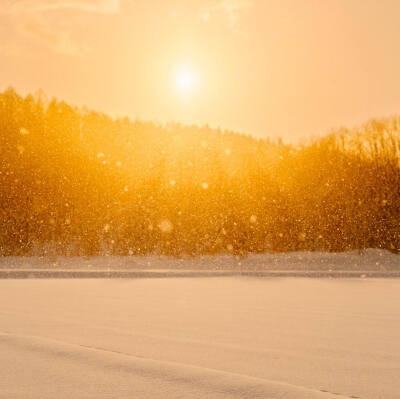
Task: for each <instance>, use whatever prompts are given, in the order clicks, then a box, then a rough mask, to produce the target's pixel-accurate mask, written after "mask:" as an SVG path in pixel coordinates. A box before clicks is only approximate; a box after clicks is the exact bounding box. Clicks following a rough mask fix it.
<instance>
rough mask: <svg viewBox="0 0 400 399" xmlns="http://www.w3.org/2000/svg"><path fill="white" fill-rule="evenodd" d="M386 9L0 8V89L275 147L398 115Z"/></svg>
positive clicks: (44, 4)
mask: <svg viewBox="0 0 400 399" xmlns="http://www.w3.org/2000/svg"><path fill="white" fill-rule="evenodd" d="M399 21H400V1H398V0H0V56H1V63H0V89H4V88H5V87H8V86H10V85H12V86H14V87H15V88H16V89H17V90H18V91H20V92H22V93H27V92H33V91H36V90H37V89H39V88H41V89H43V90H44V91H45V92H46V93H47V94H48V95H49V96H50V97H51V96H56V97H57V98H59V99H64V100H67V101H69V102H72V103H75V104H78V105H83V104H86V105H88V106H89V107H92V108H96V109H99V110H103V111H105V112H107V113H111V114H112V115H115V116H125V115H127V116H130V117H132V118H140V119H143V120H154V121H158V122H162V123H164V122H167V121H170V120H175V121H179V122H183V123H196V124H201V125H203V124H209V125H211V126H214V127H218V126H219V127H221V128H229V129H233V130H237V131H242V132H246V133H251V134H254V135H256V136H260V137H266V136H271V137H277V136H282V137H284V138H285V139H287V140H291V139H298V138H303V137H309V136H311V135H316V134H320V133H324V132H327V131H328V130H329V129H330V128H333V127H336V126H341V125H349V126H352V125H354V124H359V123H361V122H363V121H365V120H367V119H369V118H371V117H375V116H384V115H390V114H393V113H398V112H399V110H400V28H399Z"/></svg>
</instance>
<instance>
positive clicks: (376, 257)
mask: <svg viewBox="0 0 400 399" xmlns="http://www.w3.org/2000/svg"><path fill="white" fill-rule="evenodd" d="M0 269H62V270H65V269H84V270H101V269H111V270H124V269H125V270H126V269H145V270H146V269H147V270H167V269H170V270H182V269H183V270H297V271H301V270H306V271H312V270H317V271H324V270H326V271H329V270H332V271H335V270H365V271H368V270H375V271H385V270H392V271H400V255H397V254H394V253H391V252H389V251H386V250H379V249H367V250H365V251H363V252H361V253H359V252H357V251H351V252H342V253H329V252H288V253H264V254H250V255H248V256H245V257H239V256H234V255H229V254H225V255H214V256H211V255H210V256H199V257H182V258H174V257H167V256H115V255H113V256H95V257H73V256H72V257H62V256H48V257H33V256H27V257H20V256H8V257H0Z"/></svg>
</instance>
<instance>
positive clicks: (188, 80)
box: [174, 65, 197, 96]
mask: <svg viewBox="0 0 400 399" xmlns="http://www.w3.org/2000/svg"><path fill="white" fill-rule="evenodd" d="M174 85H175V88H176V90H177V91H178V92H179V93H180V94H181V95H184V96H188V95H191V94H193V93H194V91H195V90H196V86H197V77H196V74H195V72H194V70H193V68H190V67H189V66H187V65H183V66H181V67H180V68H179V69H178V70H177V71H176V72H175V77H174Z"/></svg>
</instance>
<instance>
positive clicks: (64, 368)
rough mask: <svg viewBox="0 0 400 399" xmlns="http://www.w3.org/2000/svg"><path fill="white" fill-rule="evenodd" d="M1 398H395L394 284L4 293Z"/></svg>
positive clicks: (58, 287)
mask: <svg viewBox="0 0 400 399" xmlns="http://www.w3.org/2000/svg"><path fill="white" fill-rule="evenodd" d="M0 359H1V367H0V398H1V399H13V398H24V399H30V398H35V399H36V398H37V399H58V398H68V399H75V398H76V399H81V398H118V399H124V398H157V399H158V398H168V399H170V398H182V399H183V398H185V399H187V398H189V399H190V398H270V399H275V398H276V399H303V398H307V399H308V398H309V399H312V398H316V399H318V398H321V399H323V398H340V397H343V398H350V397H352V398H356V397H357V398H362V399H368V398H369V399H378V398H379V399H398V398H399V397H400V378H399V376H400V279H302V278H282V279H281V278H274V279H267V278H246V277H216V278H161V279H116V280H113V279H110V280H107V279H92V280H91V279H88V280H85V279H69V280H63V279H57V280H52V279H41V280H35V279H32V280H0Z"/></svg>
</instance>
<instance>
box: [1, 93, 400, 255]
mask: <svg viewBox="0 0 400 399" xmlns="http://www.w3.org/2000/svg"><path fill="white" fill-rule="evenodd" d="M364 248H385V249H389V250H392V251H394V252H396V251H399V250H400V118H399V117H392V118H389V119H386V120H373V121H370V122H368V123H367V124H365V125H364V126H362V127H360V128H359V129H354V130H346V129H342V130H340V131H337V132H334V133H332V134H331V135H329V136H326V137H323V138H320V139H317V140H314V141H313V142H311V143H309V144H304V145H299V146H294V145H287V144H283V143H282V142H280V141H278V142H272V141H269V140H261V139H255V138H253V137H251V136H246V135H241V134H235V133H233V132H229V131H221V130H218V129H211V128H209V127H207V126H205V127H198V126H182V125H179V124H175V123H171V124H167V125H163V126H161V125H157V124H155V123H151V122H141V121H131V120H129V119H128V118H122V119H113V118H110V117H109V116H107V115H105V114H102V113H99V112H95V111H92V110H89V109H87V108H77V107H73V106H71V105H68V104H66V103H64V102H60V101H56V100H52V101H47V100H44V98H43V96H40V95H36V96H32V95H28V96H26V97H22V96H20V95H18V94H17V93H16V92H15V91H14V90H13V89H8V90H6V91H5V92H3V93H1V94H0V255H2V256H4V255H31V254H34V255H41V254H60V255H95V254H126V255H128V254H135V255H137V254H166V255H174V256H179V255H193V256H195V255H200V254H216V253H224V252H232V253H235V254H240V255H244V254H246V253H257V252H265V251H293V250H311V251H316V250H318V251H345V250H351V249H359V250H361V249H364Z"/></svg>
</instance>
